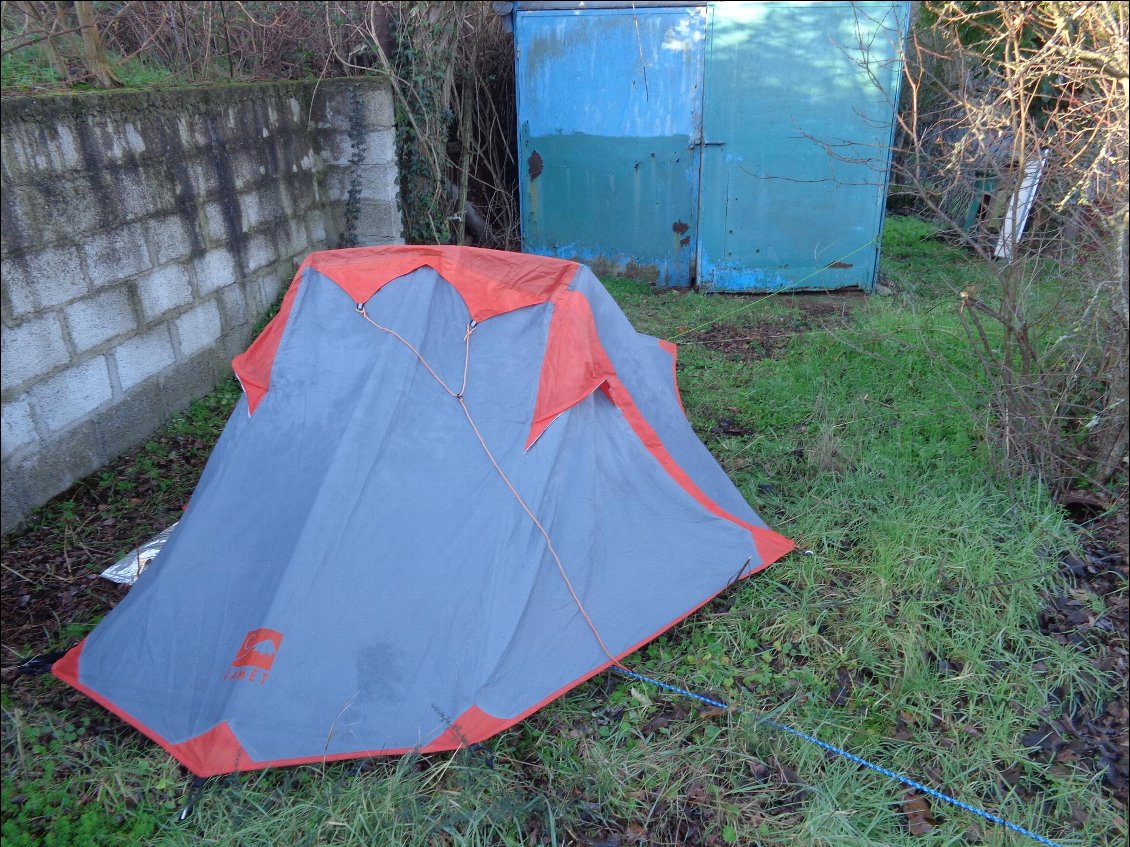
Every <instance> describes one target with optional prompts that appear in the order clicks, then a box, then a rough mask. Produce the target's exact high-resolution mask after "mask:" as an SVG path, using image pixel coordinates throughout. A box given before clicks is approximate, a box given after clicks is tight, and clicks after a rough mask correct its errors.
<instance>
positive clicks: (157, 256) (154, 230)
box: [145, 215, 192, 267]
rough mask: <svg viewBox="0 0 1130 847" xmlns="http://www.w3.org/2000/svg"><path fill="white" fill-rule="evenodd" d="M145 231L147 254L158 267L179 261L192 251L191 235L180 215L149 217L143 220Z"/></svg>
mask: <svg viewBox="0 0 1130 847" xmlns="http://www.w3.org/2000/svg"><path fill="white" fill-rule="evenodd" d="M145 231H146V233H148V235H149V255H150V257H151V258H152V260H153V264H154V265H157V266H158V267H160V266H161V265H165V264H168V263H169V262H177V261H180V260H181V259H184V258H186V257H187V256H188V255H189V254H190V253H191V252H192V236H191V234H190V233H189V231H188V225H187V224H186V223H185V220H184V218H183V217H181V216H180V215H166V216H164V217H161V218H151V219H150V220H148V221H146V222H145Z"/></svg>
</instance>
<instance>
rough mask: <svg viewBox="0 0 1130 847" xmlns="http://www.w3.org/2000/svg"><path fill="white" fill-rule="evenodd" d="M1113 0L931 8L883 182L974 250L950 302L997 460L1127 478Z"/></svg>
mask: <svg viewBox="0 0 1130 847" xmlns="http://www.w3.org/2000/svg"><path fill="white" fill-rule="evenodd" d="M1127 17H1128V15H1127V4H1126V3H1125V2H1083V3H1058V2H1021V3H1011V2H972V3H970V2H960V3H958V2H932V3H926V4H924V5H923V7H921V8H920V9H919V18H918V21H917V24H916V26H914V27H913V29H912V33H911V37H910V40H909V44H908V49H907V61H906V79H905V85H904V104H903V106H904V108H903V109H902V110H900V115H901V116H900V126H899V133H898V137H899V139H900V142H899V144H900V147H901V149H900V150H899V151H898V154H897V155H896V157H895V162H896V174H895V179H896V181H897V182H898V183H899V185H900V188H901V190H903V191H909V192H910V193H911V194H912V195H913V197H914V198H915V199H916V201H917V202H918V204H920V206H921V208H922V210H923V211H925V212H927V213H928V214H929V215H930V216H932V217H934V218H936V219H938V220H940V221H942V222H943V223H944V224H945V226H946V227H947V229H948V231H949V233H950V234H951V235H952V236H953V237H954V238H957V239H960V240H961V241H962V242H963V243H964V244H966V245H967V246H968V247H969V248H970V249H971V250H973V251H975V252H976V253H977V254H978V255H979V256H980V257H981V258H982V259H983V261H984V265H985V267H986V268H987V269H989V271H990V272H989V273H987V274H986V280H988V281H987V282H985V283H983V284H981V285H965V286H963V287H962V289H961V290H960V291H955V294H956V295H958V307H959V309H960V311H961V315H962V317H963V320H964V323H965V326H966V329H967V332H968V334H969V339H970V342H971V344H972V349H973V350H974V351H975V353H976V355H977V357H978V359H979V361H980V363H981V365H982V366H983V367H984V369H985V372H986V374H987V375H988V376H989V378H990V382H991V384H992V386H993V391H994V406H995V408H994V412H995V420H996V423H997V426H996V432H997V434H998V436H999V447H1000V449H999V455H1000V457H1001V459H1002V464H1003V466H1004V467H1005V468H1007V469H1008V470H1009V471H1010V472H1012V473H1024V474H1036V475H1038V476H1039V477H1041V478H1042V479H1043V480H1044V481H1045V482H1046V483H1047V484H1048V485H1049V486H1051V487H1052V489H1053V490H1057V491H1063V490H1065V489H1066V488H1068V487H1070V486H1071V485H1073V484H1076V483H1078V482H1079V481H1081V480H1086V481H1089V482H1090V483H1091V484H1093V485H1096V486H1099V487H1110V486H1112V485H1114V484H1115V483H1116V482H1117V481H1118V480H1119V479H1121V480H1123V481H1124V479H1125V476H1124V474H1125V469H1126V455H1127V376H1128V374H1127V314H1128V310H1127V282H1126V274H1127V226H1128V210H1127V187H1128V186H1127V163H1128V122H1130V118H1128V115H1130V80H1128V74H1127V46H1128V40H1127Z"/></svg>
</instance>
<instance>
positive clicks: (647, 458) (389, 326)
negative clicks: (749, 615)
mask: <svg viewBox="0 0 1130 847" xmlns="http://www.w3.org/2000/svg"><path fill="white" fill-rule="evenodd" d="M674 357H675V350H674V346H673V345H671V344H669V343H667V342H660V341H659V340H658V339H656V338H653V337H651V336H646V335H641V334H639V333H637V332H636V331H635V330H634V329H633V328H632V326H631V324H630V323H629V322H628V320H627V318H626V317H625V316H624V314H623V313H622V312H621V311H620V309H619V308H618V307H617V305H616V304H615V302H614V301H613V300H612V298H611V297H610V296H609V295H608V293H607V292H606V291H605V290H604V288H603V286H602V285H601V284H600V282H599V281H598V280H597V279H596V278H595V277H594V276H593V274H592V273H591V271H589V270H588V269H587V268H585V267H583V266H581V265H577V264H575V263H572V262H565V261H561V260H557V259H549V258H542V257H535V256H527V255H519V254H512V253H501V252H496V251H489V250H480V249H475V248H467V247H376V248H358V249H352V250H335V251H325V252H321V253H315V254H313V255H311V256H310V257H309V258H308V259H307V260H306V262H304V263H303V265H302V267H301V268H300V269H299V272H298V274H297V275H296V276H295V279H294V282H293V283H292V284H291V287H290V289H289V290H288V292H287V295H286V297H285V298H284V302H283V305H282V308H281V309H280V312H279V314H278V315H277V316H276V317H275V318H274V320H273V321H272V322H271V323H270V324H269V325H268V327H267V328H266V329H265V330H264V331H263V333H262V334H261V335H260V336H259V337H258V338H257V339H256V340H255V342H254V343H253V344H252V345H251V346H250V347H249V348H248V350H247V351H246V352H245V353H243V354H241V355H240V356H238V357H236V359H235V361H234V363H233V366H234V369H235V371H236V374H237V375H238V376H239V378H240V380H241V383H242V384H243V387H244V391H245V393H244V397H243V398H242V399H241V400H240V401H239V403H238V405H237V407H236V409H235V411H234V412H233V414H232V416H231V419H230V420H229V421H228V424H227V426H226V428H225V430H224V432H223V435H222V436H221V438H220V440H219V442H218V443H217V445H216V448H215V450H214V452H213V454H212V456H211V458H210V459H209V462H208V465H207V467H206V468H205V471H204V474H203V476H202V478H201V480H200V483H199V485H198V487H197V489H196V491H195V493H194V495H193V497H192V500H191V502H190V503H189V505H188V508H187V510H186V511H185V514H184V516H183V518H182V520H181V521H180V523H179V525H178V526H177V527H176V529H175V531H174V532H173V533H172V535H171V537H170V538H169V540H168V541H167V542H166V544H165V547H164V548H163V550H162V552H161V555H160V561H159V562H158V563H157V564H156V566H155V567H152V568H148V569H146V571H145V572H144V573H142V574H141V576H140V578H139V579H138V581H137V583H136V585H135V586H134V587H133V589H132V590H131V591H130V593H129V594H128V595H127V596H126V598H125V599H124V600H123V601H122V602H121V603H120V604H119V605H118V606H117V607H116V608H115V609H114V610H112V611H111V612H110V614H109V615H107V616H106V618H105V619H104V620H103V621H102V623H101V624H99V625H98V627H96V628H95V629H94V630H93V631H92V632H91V633H90V635H89V636H88V637H87V638H86V639H85V640H84V641H83V642H82V643H81V644H79V645H78V646H77V647H75V648H74V649H73V650H72V651H70V652H69V653H68V654H67V655H66V656H65V657H64V658H63V659H61V660H60V661H59V662H58V663H57V664H56V665H55V667H54V672H55V674H56V676H58V677H59V678H61V679H63V680H64V681H66V682H68V683H69V684H71V685H73V686H74V687H75V688H77V689H79V690H80V691H83V692H84V693H86V694H87V695H89V696H90V697H92V698H93V699H95V700H96V701H98V702H99V703H101V704H102V705H104V706H105V707H106V708H108V709H110V710H111V711H113V712H114V713H115V714H117V715H119V716H120V717H122V718H123V719H125V720H126V721H128V722H129V723H131V724H133V725H134V726H136V727H137V728H138V729H140V730H141V731H142V732H144V733H146V734H147V735H149V736H150V737H151V738H153V739H154V740H155V741H156V742H157V743H159V744H160V745H161V746H162V747H164V748H165V749H166V750H168V751H169V752H170V753H171V754H172V755H173V756H175V757H176V758H177V759H179V760H180V761H181V762H182V763H183V764H184V765H185V766H186V767H188V768H189V770H191V771H192V772H194V773H196V774H197V775H200V776H209V775H214V774H220V773H229V772H233V771H239V770H251V769H256V768H262V767H267V766H274V765H288V764H299V763H303V762H317V761H325V760H334V759H345V758H351V757H358V756H372V755H380V754H395V753H403V752H407V751H411V750H420V751H424V752H434V751H441V750H451V749H456V748H458V747H461V746H465V745H467V744H472V743H475V742H478V741H482V740H484V739H486V738H489V737H490V736H492V735H494V734H496V733H498V732H500V731H502V730H503V729H505V728H506V727H508V726H511V725H512V724H514V723H516V722H518V721H520V720H521V719H522V718H524V717H526V716H527V715H529V714H531V713H532V712H534V711H535V710H537V709H538V708H540V707H542V706H544V705H545V704H546V703H548V702H550V701H552V700H553V699H554V698H556V697H558V696H560V695H561V694H563V693H564V692H566V691H568V690H569V689H570V688H573V687H574V686H576V685H579V684H580V683H581V682H583V681H584V680H586V679H588V678H589V677H591V676H593V675H594V674H596V673H599V672H600V671H602V670H604V669H606V668H607V667H609V666H610V665H611V664H612V663H613V660H614V659H620V658H622V657H624V656H626V655H628V654H629V653H631V652H632V651H634V650H636V649H638V648H639V647H641V646H642V645H644V644H646V643H647V642H648V641H650V640H651V639H653V638H655V637H656V636H657V635H659V634H660V633H662V632H663V631H664V630H666V629H668V628H669V627H671V626H672V625H674V624H675V623H677V622H678V621H680V620H682V619H683V618H685V617H686V616H687V615H689V614H691V613H692V612H694V611H695V610H696V609H697V608H699V607H700V606H702V605H703V604H704V603H706V602H708V601H709V600H710V599H712V598H713V597H714V596H716V595H717V594H718V593H719V592H720V591H722V590H723V589H724V588H726V586H727V585H729V584H731V583H732V582H733V581H735V580H736V579H738V578H744V577H747V576H749V575H750V574H753V573H756V572H757V571H760V570H761V569H763V568H765V567H767V566H768V565H769V564H770V563H771V562H773V561H775V560H776V559H778V558H780V557H781V556H783V555H784V554H785V553H787V552H788V551H789V550H790V549H792V542H791V541H789V540H788V539H786V538H784V537H783V536H781V535H779V534H777V533H775V532H773V531H772V530H770V529H769V528H768V527H767V526H766V525H765V523H764V522H763V521H762V520H761V519H760V518H759V517H758V516H757V515H756V514H755V513H754V511H753V510H752V509H751V508H750V507H749V505H748V504H747V503H746V501H745V500H744V498H743V497H742V495H741V493H740V492H739V491H738V490H737V489H736V488H735V487H734V485H733V484H732V483H731V482H730V480H729V479H728V478H727V477H726V475H725V473H724V472H723V470H722V469H721V467H720V466H719V465H718V464H717V462H716V461H715V460H714V459H713V457H712V456H711V455H710V453H709V452H708V451H707V450H706V448H705V446H704V445H703V444H702V442H701V441H699V439H698V438H697V436H695V434H694V431H693V430H692V429H691V427H690V425H689V423H688V422H687V419H686V417H685V415H684V413H683V411H682V407H681V401H680V399H679V395H678V388H677V385H676V383H675V380H674V378H673V377H674Z"/></svg>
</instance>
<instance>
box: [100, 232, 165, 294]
mask: <svg viewBox="0 0 1130 847" xmlns="http://www.w3.org/2000/svg"><path fill="white" fill-rule="evenodd" d="M83 253H84V255H85V256H86V267H87V271H88V272H89V274H90V280H91V282H93V283H94V286H95V288H100V287H102V286H106V285H113V284H114V283H116V282H120V281H121V280H123V279H126V278H127V277H131V276H136V275H137V274H139V273H142V272H144V271H147V270H149V269H150V268H151V267H152V266H153V265H152V264H151V263H150V261H149V250H148V248H147V247H146V244H145V228H144V227H143V226H142V225H141V224H139V223H135V224H128V225H126V226H122V227H117V228H115V229H110V230H103V231H101V232H95V233H91V235H90V236H89V238H88V239H87V241H86V244H85V245H84V246H83Z"/></svg>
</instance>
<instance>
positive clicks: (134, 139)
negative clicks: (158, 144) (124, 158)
mask: <svg viewBox="0 0 1130 847" xmlns="http://www.w3.org/2000/svg"><path fill="white" fill-rule="evenodd" d="M121 134H122V141H123V142H125V146H126V149H127V150H129V152H131V153H133V155H134V156H140V155H141V154H142V153H144V152H145V139H144V138H143V137H142V135H141V133H140V132H138V131H137V127H135V126H134V125H133V124H132V123H130V122H129V121H126V122H125V124H123V125H122V133H121Z"/></svg>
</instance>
